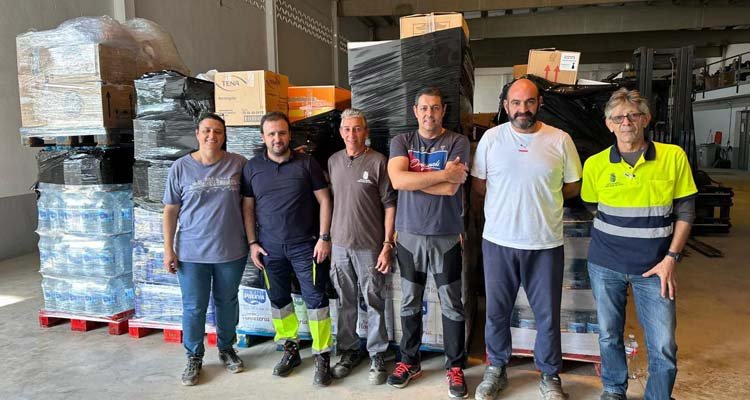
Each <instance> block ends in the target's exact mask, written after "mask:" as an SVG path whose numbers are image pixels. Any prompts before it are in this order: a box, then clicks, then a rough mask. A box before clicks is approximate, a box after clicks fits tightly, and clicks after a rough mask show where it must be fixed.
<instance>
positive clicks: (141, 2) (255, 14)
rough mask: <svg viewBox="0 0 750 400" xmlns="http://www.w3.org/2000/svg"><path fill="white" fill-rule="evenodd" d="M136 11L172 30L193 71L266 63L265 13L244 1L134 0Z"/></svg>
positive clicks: (257, 66) (261, 66) (247, 67)
mask: <svg viewBox="0 0 750 400" xmlns="http://www.w3.org/2000/svg"><path fill="white" fill-rule="evenodd" d="M256 3H257V4H260V3H262V0H261V1H259V2H256ZM135 15H136V17H140V18H146V19H150V20H152V21H154V22H156V23H158V24H159V25H161V26H162V27H163V28H164V29H165V30H166V31H167V32H169V33H170V34H171V35H172V38H173V39H174V41H175V44H176V45H177V51H179V53H180V55H181V56H182V59H183V60H184V61H185V64H187V66H188V68H190V71H191V72H192V74H193V75H196V74H198V73H200V72H205V71H207V70H209V69H212V68H216V69H218V70H219V71H236V70H255V69H266V67H267V62H266V36H265V35H266V31H265V13H264V11H263V10H261V9H260V8H258V7H257V6H255V5H253V4H251V3H249V2H246V1H243V0H223V1H206V0H159V1H152V0H136V1H135Z"/></svg>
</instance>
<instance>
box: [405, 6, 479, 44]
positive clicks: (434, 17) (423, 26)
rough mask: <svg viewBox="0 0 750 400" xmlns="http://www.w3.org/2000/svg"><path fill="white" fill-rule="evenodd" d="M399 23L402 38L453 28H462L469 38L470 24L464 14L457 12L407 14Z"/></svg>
mask: <svg viewBox="0 0 750 400" xmlns="http://www.w3.org/2000/svg"><path fill="white" fill-rule="evenodd" d="M399 24H400V25H401V39H406V38H409V37H412V36H419V35H424V34H427V33H432V32H435V31H442V30H443V29H451V28H462V29H463V30H464V34H465V35H466V39H469V25H467V24H466V20H465V19H464V16H463V14H461V13H457V12H436V13H429V14H414V15H407V16H405V17H401V19H399Z"/></svg>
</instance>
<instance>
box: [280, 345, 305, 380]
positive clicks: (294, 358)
mask: <svg viewBox="0 0 750 400" xmlns="http://www.w3.org/2000/svg"><path fill="white" fill-rule="evenodd" d="M300 364H302V359H301V358H300V356H299V345H297V343H295V342H292V341H287V342H286V343H284V355H283V356H281V360H280V361H279V363H278V364H276V366H275V367H273V374H274V375H276V376H289V374H291V373H292V370H293V369H294V367H297V366H299V365H300Z"/></svg>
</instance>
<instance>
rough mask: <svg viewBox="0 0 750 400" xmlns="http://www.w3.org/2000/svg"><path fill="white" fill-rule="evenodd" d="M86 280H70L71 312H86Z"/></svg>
mask: <svg viewBox="0 0 750 400" xmlns="http://www.w3.org/2000/svg"><path fill="white" fill-rule="evenodd" d="M87 290H88V288H87V287H86V281H83V280H78V279H76V280H73V281H71V282H70V310H71V311H72V312H78V313H82V312H86V292H87Z"/></svg>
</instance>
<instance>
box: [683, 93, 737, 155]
mask: <svg viewBox="0 0 750 400" xmlns="http://www.w3.org/2000/svg"><path fill="white" fill-rule="evenodd" d="M744 110H750V96H744V97H739V98H732V99H727V100H724V101H716V102H710V103H706V104H701V103H695V104H694V105H693V120H694V122H695V143H696V144H699V145H700V144H701V143H713V135H714V134H715V132H716V131H721V132H722V146H723V147H727V145H728V144H729V145H731V146H732V148H733V151H732V155H731V161H732V168H736V167H737V155H738V154H739V149H738V146H739V113H740V111H744Z"/></svg>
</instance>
